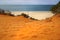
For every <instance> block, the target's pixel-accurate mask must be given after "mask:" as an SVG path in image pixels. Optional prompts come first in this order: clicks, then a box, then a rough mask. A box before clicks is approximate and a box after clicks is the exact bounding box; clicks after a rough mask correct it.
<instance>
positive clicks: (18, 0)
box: [0, 0, 60, 5]
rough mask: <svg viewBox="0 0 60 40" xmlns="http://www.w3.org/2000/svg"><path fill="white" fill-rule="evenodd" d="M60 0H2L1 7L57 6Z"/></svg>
mask: <svg viewBox="0 0 60 40" xmlns="http://www.w3.org/2000/svg"><path fill="white" fill-rule="evenodd" d="M59 1H60V0H0V5H55V4H57V3H58V2H59Z"/></svg>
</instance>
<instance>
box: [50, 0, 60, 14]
mask: <svg viewBox="0 0 60 40" xmlns="http://www.w3.org/2000/svg"><path fill="white" fill-rule="evenodd" d="M51 11H52V12H53V13H60V1H59V2H58V3H57V4H56V5H54V6H53V7H52V8H51Z"/></svg>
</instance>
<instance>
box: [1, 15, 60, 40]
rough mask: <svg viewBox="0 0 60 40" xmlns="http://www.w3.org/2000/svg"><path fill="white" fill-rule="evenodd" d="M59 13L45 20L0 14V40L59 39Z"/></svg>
mask: <svg viewBox="0 0 60 40" xmlns="http://www.w3.org/2000/svg"><path fill="white" fill-rule="evenodd" d="M59 31H60V14H56V15H54V16H52V17H51V18H47V19H45V20H40V21H36V20H31V19H28V18H25V17H23V16H17V17H13V16H8V15H0V40H60V32H59Z"/></svg>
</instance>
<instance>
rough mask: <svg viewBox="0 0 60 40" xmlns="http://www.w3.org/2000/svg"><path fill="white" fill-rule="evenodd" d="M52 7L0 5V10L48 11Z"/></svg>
mask: <svg viewBox="0 0 60 40" xmlns="http://www.w3.org/2000/svg"><path fill="white" fill-rule="evenodd" d="M52 6H53V5H0V9H4V10H10V11H49V10H50V9H51V7H52Z"/></svg>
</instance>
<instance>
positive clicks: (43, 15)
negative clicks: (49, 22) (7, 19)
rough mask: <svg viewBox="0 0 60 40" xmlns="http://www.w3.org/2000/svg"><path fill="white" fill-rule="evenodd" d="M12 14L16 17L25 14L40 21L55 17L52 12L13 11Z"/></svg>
mask: <svg viewBox="0 0 60 40" xmlns="http://www.w3.org/2000/svg"><path fill="white" fill-rule="evenodd" d="M11 13H12V14H14V15H15V16H17V15H21V14H22V13H25V14H27V15H29V16H30V17H32V18H35V19H38V20H42V19H46V18H49V17H52V16H53V15H54V14H53V13H52V12H51V11H11Z"/></svg>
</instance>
